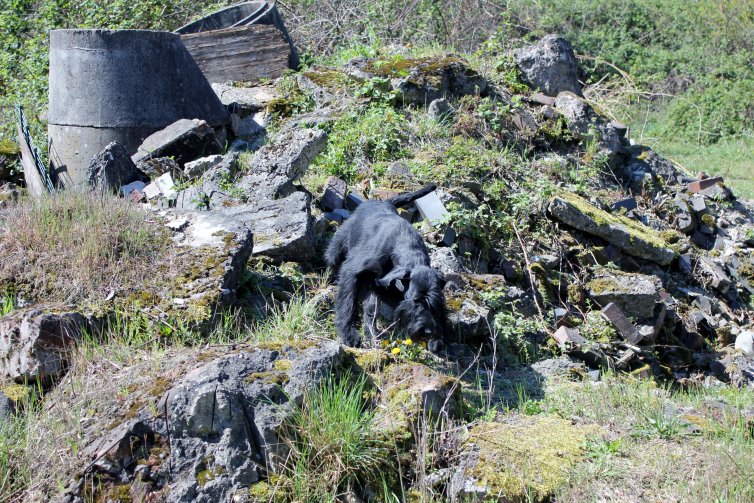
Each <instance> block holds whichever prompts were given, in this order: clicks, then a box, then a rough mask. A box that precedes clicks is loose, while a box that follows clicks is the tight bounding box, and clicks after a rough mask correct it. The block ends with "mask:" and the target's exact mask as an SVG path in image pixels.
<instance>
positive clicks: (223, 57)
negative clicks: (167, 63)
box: [181, 25, 290, 83]
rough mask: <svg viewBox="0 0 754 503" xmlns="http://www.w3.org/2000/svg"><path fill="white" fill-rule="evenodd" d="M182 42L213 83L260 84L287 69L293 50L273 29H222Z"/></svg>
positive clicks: (280, 34)
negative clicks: (263, 79) (264, 79)
mask: <svg viewBox="0 0 754 503" xmlns="http://www.w3.org/2000/svg"><path fill="white" fill-rule="evenodd" d="M181 40H182V41H183V44H184V45H185V46H186V48H187V49H188V51H189V53H191V56H192V57H193V58H194V61H196V63H197V64H198V65H199V68H201V70H202V73H204V76H205V77H207V80H209V81H210V82H220V83H221V82H227V81H234V82H257V81H259V79H261V78H271V79H274V78H277V77H280V76H281V75H282V74H283V72H284V71H285V70H287V69H288V56H289V54H290V46H289V45H288V43H287V42H286V41H285V38H284V37H283V34H282V33H281V32H280V31H279V30H278V29H277V28H275V27H274V26H267V25H251V26H238V27H235V28H223V29H221V30H212V31H205V32H200V33H191V34H188V35H181Z"/></svg>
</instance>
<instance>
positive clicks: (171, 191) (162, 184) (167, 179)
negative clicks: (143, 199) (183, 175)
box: [144, 173, 177, 199]
mask: <svg viewBox="0 0 754 503" xmlns="http://www.w3.org/2000/svg"><path fill="white" fill-rule="evenodd" d="M150 185H151V184H150ZM154 185H156V186H157V188H158V189H160V194H161V195H163V196H165V197H166V198H168V199H172V198H173V197H175V195H176V194H177V192H176V191H175V183H174V182H173V177H172V176H170V173H165V174H163V175H160V176H159V177H157V179H156V180H155V181H154ZM144 190H146V187H145V188H144ZM147 197H149V196H147Z"/></svg>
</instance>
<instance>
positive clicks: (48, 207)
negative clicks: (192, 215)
mask: <svg viewBox="0 0 754 503" xmlns="http://www.w3.org/2000/svg"><path fill="white" fill-rule="evenodd" d="M164 234H165V231H164V230H163V229H162V228H161V226H159V225H158V224H155V223H154V222H151V221H149V215H148V214H147V213H145V212H143V211H141V210H140V209H139V208H138V207H136V206H134V205H132V204H130V203H129V202H128V201H126V200H123V199H121V198H117V197H114V196H109V195H104V194H96V193H93V192H87V193H77V192H71V191H67V192H62V193H60V194H57V195H53V196H49V197H43V198H41V199H37V200H33V199H21V200H20V201H19V202H18V203H16V204H14V205H12V206H10V207H8V208H6V209H5V210H3V211H2V212H1V213H0V255H1V256H2V257H3V260H2V261H1V262H0V285H9V286H13V285H17V288H16V289H17V291H18V294H19V295H21V296H23V297H24V298H30V299H35V300H50V299H52V300H54V301H57V302H74V301H90V300H97V299H99V300H101V299H104V298H105V297H106V296H107V295H108V294H109V293H110V292H111V291H122V290H125V289H129V288H131V287H133V286H134V285H138V284H140V283H141V282H142V281H143V274H144V264H153V263H155V262H157V261H158V259H159V258H161V257H162V255H163V254H164V253H165V251H166V250H167V247H166V246H165V239H164Z"/></svg>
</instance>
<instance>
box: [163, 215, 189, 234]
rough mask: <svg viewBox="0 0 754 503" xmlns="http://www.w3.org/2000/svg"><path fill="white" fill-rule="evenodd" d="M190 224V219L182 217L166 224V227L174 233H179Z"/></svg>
mask: <svg viewBox="0 0 754 503" xmlns="http://www.w3.org/2000/svg"><path fill="white" fill-rule="evenodd" d="M188 224H189V219H188V218H186V217H183V216H182V217H178V218H175V219H173V220H171V221H169V222H168V223H166V224H165V227H167V228H168V229H170V230H171V231H173V232H178V231H182V230H183V229H185V228H186V226H187V225H188Z"/></svg>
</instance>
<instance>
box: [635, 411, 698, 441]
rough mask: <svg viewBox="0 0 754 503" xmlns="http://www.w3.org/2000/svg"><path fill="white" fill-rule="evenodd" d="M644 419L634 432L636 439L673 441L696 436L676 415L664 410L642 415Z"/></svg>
mask: <svg viewBox="0 0 754 503" xmlns="http://www.w3.org/2000/svg"><path fill="white" fill-rule="evenodd" d="M642 418H643V421H641V423H640V424H638V425H637V426H636V428H635V429H634V431H633V432H632V435H633V436H635V437H649V438H661V439H664V440H672V439H674V438H677V437H679V436H688V435H695V434H696V433H694V432H693V431H692V430H689V429H688V428H687V426H686V425H685V424H684V423H683V421H681V420H680V419H679V418H678V417H677V416H676V415H675V414H668V413H666V411H665V410H663V409H662V408H657V409H655V410H653V411H651V412H650V413H648V414H647V413H642Z"/></svg>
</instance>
